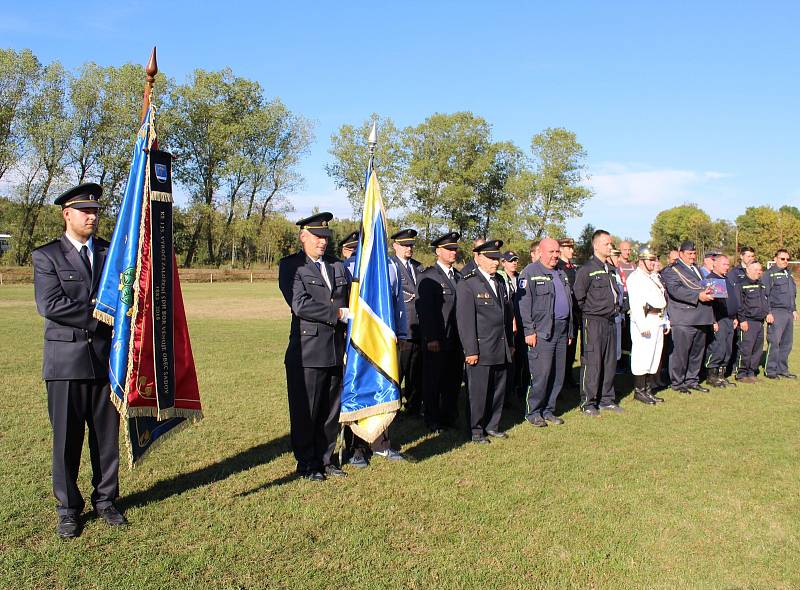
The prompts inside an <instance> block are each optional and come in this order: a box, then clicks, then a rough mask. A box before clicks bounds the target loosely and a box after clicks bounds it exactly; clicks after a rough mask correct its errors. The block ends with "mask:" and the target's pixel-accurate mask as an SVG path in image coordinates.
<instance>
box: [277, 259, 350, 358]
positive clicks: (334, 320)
mask: <svg viewBox="0 0 800 590" xmlns="http://www.w3.org/2000/svg"><path fill="white" fill-rule="evenodd" d="M322 261H323V262H324V263H325V269H326V271H327V273H328V279H329V280H330V283H331V287H332V288H333V292H331V290H330V289H328V286H327V285H326V284H325V281H324V279H323V278H322V273H320V271H319V268H317V265H316V264H314V263H313V262H312V261H311V259H310V258H309V257H308V256H306V254H305V252H303V251H300V252H298V253H296V254H291V255H289V256H286V257H285V258H283V259H281V262H280V267H279V271H278V285H279V287H280V289H281V293H283V298H284V299H285V300H286V303H287V304H288V305H289V307H291V308H292V325H291V329H290V331H289V346H288V348H287V349H286V364H287V365H297V366H298V367H300V366H303V367H335V366H339V365H341V364H342V361H343V358H344V349H345V332H346V330H347V324H345V323H344V322H341V321H339V320H338V313H339V308H342V307H347V306H348V299H349V297H350V281H349V279H348V276H347V271H346V270H345V268H344V266H343V265H342V263H341V262H340V261H339V260H337V259H336V258H333V257H332V256H327V255H326V256H323V257H322Z"/></svg>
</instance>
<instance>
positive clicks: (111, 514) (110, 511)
mask: <svg viewBox="0 0 800 590" xmlns="http://www.w3.org/2000/svg"><path fill="white" fill-rule="evenodd" d="M94 511H95V512H96V513H97V516H99V517H100V518H102V519H103V520H105V521H106V523H107V524H108V525H109V526H124V525H126V524H128V521H127V519H126V518H125V517H124V516H123V515H122V513H121V512H120V511H119V510H117V508H116V507H115V506H114V505H113V504H109V505H108V506H106V507H105V508H100V509H98V508H95V509H94Z"/></svg>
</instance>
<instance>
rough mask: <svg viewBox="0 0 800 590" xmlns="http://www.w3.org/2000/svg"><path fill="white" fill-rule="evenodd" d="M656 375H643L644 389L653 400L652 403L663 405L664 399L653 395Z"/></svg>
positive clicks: (656, 379)
mask: <svg viewBox="0 0 800 590" xmlns="http://www.w3.org/2000/svg"><path fill="white" fill-rule="evenodd" d="M657 381H658V375H645V376H644V382H645V384H646V385H645V388H646V389H647V393H648V395H649V396H650V397H651V398H652V399H653V401H654V402H658V403H663V402H664V398H663V397H658V396H657V395H656V394H655V387H657Z"/></svg>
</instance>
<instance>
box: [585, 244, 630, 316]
mask: <svg viewBox="0 0 800 590" xmlns="http://www.w3.org/2000/svg"><path fill="white" fill-rule="evenodd" d="M573 289H574V292H575V299H576V300H577V302H578V307H580V308H581V312H582V313H583V314H584V315H588V316H595V317H602V318H606V319H609V320H611V319H613V318H614V316H615V315H616V314H617V313H619V310H620V305H621V302H620V301H619V291H618V288H617V278H616V274H615V273H614V266H613V265H611V264H607V263H604V262H603V261H602V260H600V259H599V258H598V257H597V256H592V257H591V258H590V259H589V260H588V261H587V262H586V264H584V265H582V266H581V267H580V268H579V269H578V272H577V273H575V286H574V288H573Z"/></svg>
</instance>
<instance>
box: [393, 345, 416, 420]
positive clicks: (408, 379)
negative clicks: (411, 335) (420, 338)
mask: <svg viewBox="0 0 800 590" xmlns="http://www.w3.org/2000/svg"><path fill="white" fill-rule="evenodd" d="M401 342H402V344H401V346H399V347H398V353H397V356H398V361H399V364H400V383H402V384H403V398H404V399H405V408H406V411H408V412H409V413H411V414H418V413H419V411H420V408H421V407H422V354H421V351H420V348H419V342H415V341H414V340H402V341H401Z"/></svg>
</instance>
